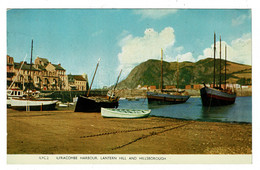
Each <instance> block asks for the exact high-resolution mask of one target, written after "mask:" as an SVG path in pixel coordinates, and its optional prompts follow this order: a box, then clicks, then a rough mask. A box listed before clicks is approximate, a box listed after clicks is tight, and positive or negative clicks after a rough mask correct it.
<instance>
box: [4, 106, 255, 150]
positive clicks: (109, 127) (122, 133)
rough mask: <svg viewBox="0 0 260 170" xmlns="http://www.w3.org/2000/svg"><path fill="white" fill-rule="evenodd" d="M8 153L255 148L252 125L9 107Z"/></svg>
mask: <svg viewBox="0 0 260 170" xmlns="http://www.w3.org/2000/svg"><path fill="white" fill-rule="evenodd" d="M7 133H8V136H7V153H8V154H252V125H251V124H239V123H219V122H199V121H186V120H178V119H170V118H160V117H148V118H142V119H118V118H103V117H102V116H101V114H100V113H80V112H77V113H75V112H73V111H72V110H55V111H43V112H40V111H31V112H25V111H22V112H21V111H14V110H12V109H7Z"/></svg>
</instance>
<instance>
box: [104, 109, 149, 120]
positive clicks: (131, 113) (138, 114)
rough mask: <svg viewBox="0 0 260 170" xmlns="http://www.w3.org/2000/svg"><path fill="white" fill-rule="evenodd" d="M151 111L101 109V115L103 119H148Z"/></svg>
mask: <svg viewBox="0 0 260 170" xmlns="http://www.w3.org/2000/svg"><path fill="white" fill-rule="evenodd" d="M150 112H151V110H134V109H112V108H101V115H102V116H103V117H116V118H129V119H131V118H142V117H148V116H149V114H150Z"/></svg>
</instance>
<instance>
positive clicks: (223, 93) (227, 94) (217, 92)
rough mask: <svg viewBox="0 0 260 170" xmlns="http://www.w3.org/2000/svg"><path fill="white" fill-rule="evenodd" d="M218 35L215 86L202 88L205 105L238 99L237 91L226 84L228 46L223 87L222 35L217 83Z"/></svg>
mask: <svg viewBox="0 0 260 170" xmlns="http://www.w3.org/2000/svg"><path fill="white" fill-rule="evenodd" d="M215 53H216V35H215V33H214V71H213V76H214V77H213V88H211V87H207V86H206V85H205V84H204V87H203V88H201V89H200V95H201V101H202V104H203V106H222V105H229V104H234V103H235V100H236V92H234V91H232V89H228V88H227V86H226V60H227V59H226V58H227V48H226V47H225V87H224V89H223V88H222V87H221V37H220V73H219V86H218V87H217V86H216V85H215V60H216V57H215V56H216V55H215Z"/></svg>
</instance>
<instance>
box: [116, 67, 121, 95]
mask: <svg viewBox="0 0 260 170" xmlns="http://www.w3.org/2000/svg"><path fill="white" fill-rule="evenodd" d="M121 72H122V69H121V70H120V73H119V75H118V77H117V80H116V85H115V87H114V92H115V90H116V86H117V84H118V80H119V77H120V75H121Z"/></svg>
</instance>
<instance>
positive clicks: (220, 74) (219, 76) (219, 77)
mask: <svg viewBox="0 0 260 170" xmlns="http://www.w3.org/2000/svg"><path fill="white" fill-rule="evenodd" d="M219 41H220V45H219V88H220V89H221V36H220V38H219Z"/></svg>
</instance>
